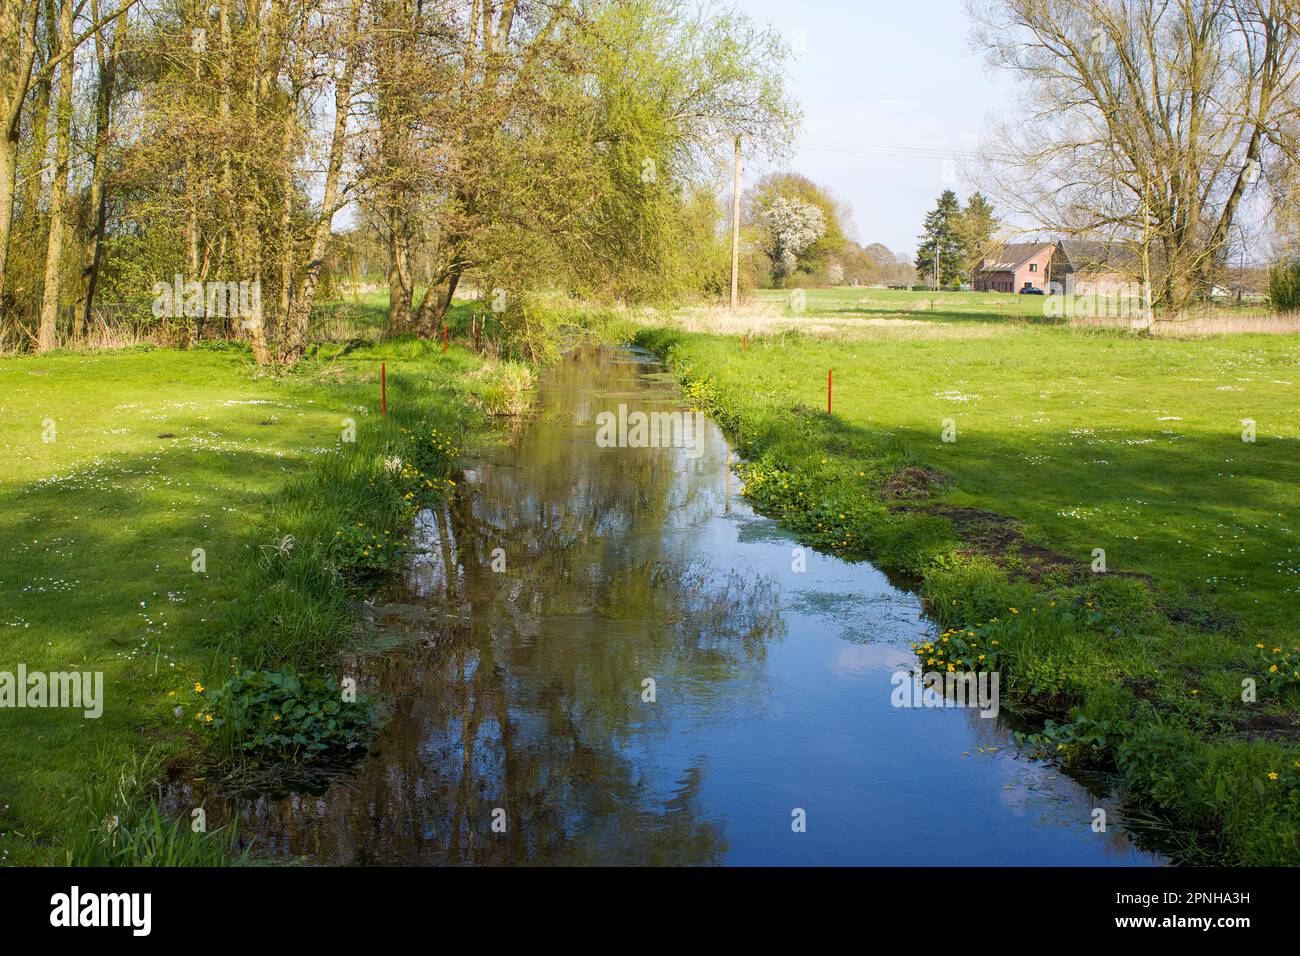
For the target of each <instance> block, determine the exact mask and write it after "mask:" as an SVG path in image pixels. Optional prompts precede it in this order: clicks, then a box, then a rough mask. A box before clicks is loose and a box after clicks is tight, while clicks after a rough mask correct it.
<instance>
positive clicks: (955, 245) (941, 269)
mask: <svg viewBox="0 0 1300 956" xmlns="http://www.w3.org/2000/svg"><path fill="white" fill-rule="evenodd" d="M922 230H923V231H922V233H921V236H920V239H921V244H920V246H919V247H918V248H917V251H916V272H917V276H918V278H919V279H920V280H921V281H922V282H934V278H935V274H936V273H935V262H936V260H937V261H938V279H939V286H940V287H943V286H946V285H950V284H952V283H953V282H956V281H959V280H960V278H961V276H962V272H963V269H964V267H965V264H966V259H967V246H966V238H965V233H964V231H963V225H962V211H961V203H960V202H959V201H958V199H957V194H956V193H955V192H953V191H952V190H951V189H945V190H944V191H943V193H942V194H941V195H940V196H939V201H938V203H936V205H935V207H934V209H932V210H931V211H930V212H928V213H927V214H926V216H925V222H924V224H923V226H922Z"/></svg>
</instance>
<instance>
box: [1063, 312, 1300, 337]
mask: <svg viewBox="0 0 1300 956" xmlns="http://www.w3.org/2000/svg"><path fill="white" fill-rule="evenodd" d="M1132 321H1133V320H1131V319H1127V318H1111V317H1102V318H1074V319H1071V320H1070V324H1071V325H1072V326H1076V327H1079V328H1100V329H1131V328H1133V325H1132ZM1146 331H1149V332H1150V333H1151V334H1152V335H1168V336H1182V335H1190V336H1198V335H1240V334H1245V333H1251V332H1259V333H1264V334H1270V335H1295V334H1297V333H1300V312H1274V313H1272V314H1260V315H1231V314H1224V313H1209V314H1202V315H1189V316H1186V317H1184V318H1179V319H1160V320H1159V321H1157V322H1155V323H1154V324H1153V325H1152V326H1151V328H1150V329H1148V330H1146Z"/></svg>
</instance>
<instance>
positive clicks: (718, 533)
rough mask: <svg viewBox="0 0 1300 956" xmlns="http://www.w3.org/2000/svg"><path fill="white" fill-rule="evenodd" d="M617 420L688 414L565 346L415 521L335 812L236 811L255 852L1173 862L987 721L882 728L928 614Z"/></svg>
mask: <svg viewBox="0 0 1300 956" xmlns="http://www.w3.org/2000/svg"><path fill="white" fill-rule="evenodd" d="M620 403H623V404H626V405H627V407H628V409H629V410H631V411H636V410H640V411H654V410H678V409H680V407H681V406H680V405H679V397H678V394H677V390H676V389H675V387H674V386H673V383H672V382H671V381H670V380H669V379H668V377H667V376H666V375H665V374H664V373H663V370H662V369H661V368H660V367H659V366H658V365H657V364H656V362H655V361H654V360H653V359H652V358H651V357H650V356H648V355H646V354H643V353H638V352H635V351H632V350H626V349H594V348H593V349H583V350H579V351H577V352H574V353H571V354H570V355H569V356H568V357H567V358H566V359H565V360H564V361H563V362H562V363H561V364H560V365H559V366H558V367H556V368H554V369H553V370H551V371H549V372H548V373H547V374H546V375H545V376H544V377H543V380H542V383H541V387H540V390H539V396H538V408H539V412H538V414H537V416H536V417H535V418H534V419H533V420H530V421H529V423H528V424H527V425H525V426H524V427H523V428H522V429H521V430H520V431H519V432H517V433H515V434H514V435H513V436H512V437H511V439H510V441H509V442H508V443H506V444H505V445H503V446H502V447H500V448H496V449H493V450H492V451H490V452H488V453H487V454H486V456H485V458H484V460H483V461H482V462H481V463H479V464H478V465H477V466H476V467H474V468H473V469H472V470H471V471H470V472H468V473H467V476H466V477H467V481H466V482H465V483H464V485H463V486H462V488H461V489H460V490H459V493H458V494H457V496H456V497H455V498H454V499H453V500H452V501H451V502H450V503H449V504H448V505H447V506H446V508H444V509H442V510H441V511H440V512H439V513H433V512H426V513H424V514H423V515H421V518H420V522H419V526H418V528H417V532H416V538H417V542H418V545H419V547H421V548H422V549H423V550H424V553H423V554H422V555H421V557H420V558H419V559H418V560H417V561H416V562H415V563H414V566H413V567H412V569H411V572H410V574H409V577H408V580H407V581H406V582H405V583H404V585H403V587H402V589H401V593H400V595H399V596H398V598H397V600H395V601H389V602H380V603H379V605H378V606H377V607H376V609H375V611H374V618H375V624H376V625H377V627H379V628H380V629H381V631H382V632H384V633H386V634H389V635H390V636H391V638H392V643H393V644H394V645H395V646H394V647H393V648H392V649H390V650H387V651H385V652H383V653H376V654H373V655H370V656H368V657H366V658H364V659H362V660H361V661H360V662H359V663H358V665H357V666H358V668H359V669H360V673H361V675H362V678H363V684H368V685H369V686H370V687H372V688H377V689H378V690H379V692H380V694H381V695H382V696H383V697H384V698H386V699H387V700H388V701H389V704H390V706H391V709H392V712H391V715H390V718H389V721H388V723H387V725H386V726H385V729H384V730H383V732H382V734H381V735H380V737H379V739H378V741H377V743H376V747H375V750H374V752H373V753H372V754H371V755H370V756H369V757H367V758H366V759H365V760H364V761H363V762H362V763H361V764H360V765H359V766H358V768H357V770H356V772H355V773H353V774H351V775H349V776H347V777H344V778H342V779H340V780H339V781H337V782H335V783H334V784H333V785H331V786H330V787H329V789H328V790H326V791H325V792H324V793H323V794H319V795H306V794H296V795H291V796H288V797H284V798H278V799H271V798H262V799H258V800H254V801H247V802H244V803H242V804H241V805H240V806H239V807H238V811H239V813H240V816H241V818H242V820H243V822H242V824H241V826H242V829H243V830H244V832H245V833H249V832H251V833H252V834H254V835H255V836H256V838H257V844H258V846H259V847H260V849H261V850H262V851H263V852H268V853H270V854H272V855H275V856H279V857H292V856H300V855H307V856H309V857H312V858H315V859H317V860H320V861H322V862H330V863H349V864H458V863H488V864H492V863H622V864H632V863H641V864H712V863H729V864H901V865H947V864H970V865H1000V864H1051V865H1054V864H1082V865H1150V864H1159V863H1162V862H1163V860H1162V859H1160V858H1159V857H1157V856H1154V855H1152V854H1149V853H1147V852H1144V851H1142V850H1139V849H1137V848H1136V847H1135V846H1134V845H1133V844H1132V843H1131V842H1130V841H1129V839H1128V838H1127V836H1126V835H1125V833H1124V830H1123V828H1122V826H1120V825H1119V820H1118V813H1117V812H1116V811H1115V809H1114V807H1115V806H1116V801H1114V800H1110V799H1105V798H1102V797H1099V796H1094V795H1091V794H1090V793H1089V792H1088V791H1086V790H1084V789H1083V788H1082V787H1081V786H1080V785H1079V784H1077V783H1075V782H1074V781H1073V780H1071V779H1069V778H1067V777H1064V776H1062V775H1060V774H1059V773H1058V772H1057V771H1055V770H1053V769H1052V768H1051V767H1048V766H1045V765H1043V764H1041V763H1037V762H1034V761H1030V760H1028V759H1026V758H1024V757H1022V756H1020V755H1019V754H1018V753H1017V752H1016V750H1015V747H1014V744H1013V743H1012V742H1011V739H1010V733H1009V731H1007V730H1006V729H1005V728H1004V727H1003V726H1002V725H1001V722H1000V721H998V720H996V719H988V718H982V717H980V716H979V714H978V711H977V710H975V709H961V708H952V707H949V708H898V707H895V706H893V705H892V703H891V694H892V692H893V690H894V685H893V683H891V675H893V674H894V673H895V672H897V671H900V670H908V669H910V668H911V667H912V666H913V665H914V658H913V656H912V654H911V652H910V649H909V645H910V643H911V642H912V641H915V640H919V639H921V638H923V637H926V636H929V635H932V634H933V632H934V628H933V625H932V624H931V623H930V622H929V621H927V620H926V619H925V617H924V616H923V615H922V612H921V608H920V605H919V603H918V601H917V599H916V598H915V597H914V596H913V595H912V594H909V593H907V592H905V591H901V590H898V589H896V588H895V587H893V586H892V585H891V584H890V583H889V582H888V581H887V580H886V578H885V576H884V575H883V574H882V573H880V572H879V571H878V570H876V569H875V568H873V567H872V566H871V565H869V564H865V563H864V564H849V563H846V562H843V561H841V560H839V559H837V558H833V557H827V556H824V555H820V554H817V553H816V552H813V551H811V550H809V551H807V552H806V570H803V571H802V572H800V571H796V570H794V566H795V565H796V564H797V558H798V555H797V553H796V551H795V549H796V548H797V547H798V546H797V544H796V543H795V542H794V541H793V540H792V539H791V538H790V537H789V536H788V535H787V534H786V533H785V532H784V531H782V530H781V529H780V528H779V527H778V526H777V524H776V523H775V522H773V521H771V520H769V519H766V518H763V517H760V516H757V515H755V514H754V513H753V512H752V511H751V510H750V509H749V508H748V507H746V505H745V504H744V502H743V501H742V500H741V498H740V487H739V484H738V482H737V480H736V479H735V478H734V476H732V475H731V474H730V470H729V468H728V460H729V451H728V447H727V444H726V442H725V440H724V438H723V436H722V434H721V433H720V432H719V431H718V429H717V428H716V427H715V426H714V425H713V424H712V423H709V422H705V424H704V428H703V429H702V432H701V434H700V435H699V436H698V443H697V444H696V445H695V446H694V447H693V448H690V447H688V448H681V447H677V448H626V447H601V446H600V445H598V443H597V441H596V434H597V414H598V413H600V412H602V411H612V412H617V409H618V406H619V404H620ZM495 549H500V551H497V550H495ZM502 560H504V565H505V568H504V570H503V571H502V570H494V569H493V565H494V563H495V564H496V566H497V567H498V568H500V567H501V563H502ZM647 680H652V681H653V682H654V683H653V700H652V701H649V700H646V699H645V698H646V697H647V696H650V694H649V690H648V687H649V686H650V685H647V684H646V683H645V682H646V681H647ZM1098 806H1101V807H1106V808H1108V817H1109V826H1108V828H1107V831H1106V832H1105V833H1095V832H1093V829H1092V826H1091V824H1092V821H1093V815H1092V810H1093V808H1094V807H1098ZM799 811H802V818H803V820H804V821H805V823H806V826H805V828H804V830H803V832H796V830H797V826H796V824H797V822H798V819H799ZM494 823H495V827H494ZM502 828H504V832H500V830H501V829H502Z"/></svg>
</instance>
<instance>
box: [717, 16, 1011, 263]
mask: <svg viewBox="0 0 1300 956" xmlns="http://www.w3.org/2000/svg"><path fill="white" fill-rule="evenodd" d="M735 4H736V6H737V7H738V8H739V9H741V10H743V11H745V12H746V13H748V14H749V15H750V16H751V17H753V18H754V19H755V20H757V21H759V22H764V23H770V24H771V25H772V26H773V27H774V28H775V29H777V30H778V31H779V32H780V33H782V34H783V35H784V36H785V37H786V39H787V41H788V42H790V43H791V44H792V45H793V46H794V47H795V48H796V50H797V51H800V52H797V53H796V57H795V62H794V63H793V64H792V66H791V69H790V90H791V92H792V93H793V94H794V96H795V97H796V98H797V99H798V100H799V102H800V103H801V104H802V106H803V110H804V124H803V130H802V132H801V133H800V135H799V138H798V141H797V143H796V144H795V150H794V155H793V157H792V158H791V160H790V161H789V162H788V163H786V164H785V165H786V166H787V167H788V168H791V169H794V170H796V171H798V172H801V173H803V174H804V175H806V176H808V177H809V178H811V179H812V180H813V181H814V182H817V183H819V184H821V185H823V186H827V187H829V188H830V189H831V191H832V192H834V193H835V194H836V195H837V196H839V197H840V198H842V199H845V200H847V201H848V202H849V203H850V205H852V207H853V220H854V221H853V226H854V229H853V232H854V233H855V238H856V239H857V240H858V241H859V242H862V243H870V242H883V243H884V244H885V245H887V246H889V247H890V248H891V249H893V250H894V251H895V252H899V253H903V254H905V255H907V256H911V255H913V254H914V253H915V250H916V237H917V235H918V234H919V233H920V231H921V219H922V217H923V216H924V215H925V213H926V212H928V211H929V210H930V209H931V208H932V207H933V206H934V202H935V200H936V198H937V197H938V195H939V193H940V192H942V191H943V190H944V189H946V188H951V189H954V190H956V192H957V194H958V195H959V196H960V197H961V198H962V200H963V201H965V199H966V197H967V196H968V195H969V194H970V192H971V191H972V189H973V187H972V186H971V185H970V184H969V183H968V182H967V181H966V179H965V177H964V175H963V165H964V164H963V160H962V154H963V153H964V152H970V151H972V150H974V149H975V148H976V147H977V146H978V145H979V142H980V131H981V129H982V128H983V127H984V126H985V125H986V121H987V119H988V118H989V117H990V116H994V115H1010V114H1011V113H1013V112H1014V104H1015V98H1016V91H1015V88H1014V86H1013V85H1012V83H1011V82H1010V80H1009V78H1008V77H1007V76H1005V75H1004V74H1000V73H996V72H994V71H992V70H991V69H990V68H989V67H988V66H986V64H985V63H984V60H983V57H982V56H981V55H980V54H979V53H978V52H976V51H974V50H972V49H971V48H970V44H969V42H968V39H967V38H968V35H969V32H970V22H969V20H968V18H967V17H966V14H965V12H964V10H963V8H962V4H961V0H905V2H902V3H895V2H890V3H886V2H882V0H859V2H851V0H838V2H827V0H799V2H791V0H735ZM764 171H765V169H763V168H757V167H753V166H751V167H749V168H747V169H746V180H747V181H752V180H753V179H754V178H756V177H757V176H758V175H760V174H761V173H762V172H764Z"/></svg>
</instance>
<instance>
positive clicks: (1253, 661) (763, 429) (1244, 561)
mask: <svg viewBox="0 0 1300 956" xmlns="http://www.w3.org/2000/svg"><path fill="white" fill-rule="evenodd" d="M868 291H869V293H870V295H872V296H880V295H881V294H882V293H881V292H880V291H878V290H868ZM862 294H863V290H848V291H847V292H846V291H842V290H832V291H829V292H820V291H812V292H809V293H808V299H807V305H808V309H807V314H808V315H809V316H810V317H813V318H815V317H817V316H821V315H828V314H836V313H839V314H849V315H851V314H852V313H853V312H854V310H855V309H859V310H860V309H862V308H866V307H864V306H862V305H861V304H860V303H858V304H857V305H855V304H854V301H851V298H852V297H853V296H856V297H857V298H858V299H861V297H862ZM769 295H770V293H769ZM893 295H894V296H907V295H909V293H893ZM910 295H913V296H917V295H920V294H919V293H911V294H910ZM943 298H944V299H946V300H950V301H949V302H947V303H946V305H945V307H944V309H943V310H941V311H940V312H939V313H938V314H936V315H935V316H934V317H933V319H928V320H927V321H925V322H922V323H920V324H916V323H914V322H911V321H908V322H899V323H898V325H897V327H896V328H889V327H888V326H889V322H888V321H886V322H885V323H884V327H882V326H881V324H880V323H878V322H877V323H875V324H873V325H870V326H867V325H865V324H864V327H863V328H861V329H857V330H852V329H848V330H846V329H843V328H840V327H837V328H836V331H835V332H834V333H833V334H831V335H820V336H817V337H813V336H808V335H801V334H799V333H797V332H794V333H790V332H781V333H779V334H771V335H762V334H760V335H758V336H756V337H752V338H750V339H749V340H748V341H747V344H746V345H745V346H744V348H743V350H742V343H741V341H740V340H739V337H738V336H735V335H725V336H721V335H711V334H708V333H701V332H683V331H681V330H676V329H672V328H669V329H648V330H645V331H643V332H642V333H641V336H640V339H641V341H642V343H643V344H646V345H648V346H650V347H652V348H654V349H656V350H657V351H659V352H660V353H661V354H664V355H665V356H666V357H667V358H668V359H669V361H670V363H671V365H672V366H673V368H674V369H675V370H676V372H677V373H678V375H679V376H680V377H681V378H682V380H683V381H684V382H685V383H686V384H687V387H688V393H689V394H690V395H691V396H692V397H693V398H694V399H695V400H696V401H697V402H698V403H699V404H700V405H702V406H703V407H705V408H706V409H707V410H709V411H711V412H712V413H713V414H714V415H715V416H716V417H717V418H718V419H719V420H720V421H721V422H722V423H723V424H724V426H725V427H727V428H728V429H729V430H730V431H731V433H732V436H733V438H734V439H735V440H736V441H737V442H738V444H739V450H740V452H741V454H742V455H743V456H744V457H745V458H746V459H747V465H746V467H745V477H746V484H747V493H748V494H749V495H750V497H751V498H752V499H753V500H755V501H756V503H758V504H759V505H760V507H762V508H764V509H765V510H768V511H770V512H772V513H775V514H778V515H780V516H781V517H782V518H783V519H784V520H785V521H786V522H787V523H788V524H789V525H790V526H791V527H793V528H794V529H795V530H797V531H798V532H799V533H800V534H801V535H802V536H803V537H805V538H806V539H807V540H809V541H812V542H814V543H816V544H818V545H820V546H822V547H824V548H827V549H830V550H834V551H837V552H839V553H842V554H845V555H846V556H849V557H871V558H873V559H875V560H876V561H878V562H879V563H881V564H883V565H885V566H887V567H890V568H893V569H896V570H899V571H903V572H906V573H908V574H911V575H914V576H915V577H916V579H917V580H918V581H919V582H920V585H919V586H920V587H921V590H922V593H923V594H924V595H925V596H926V598H927V600H928V603H929V606H930V609H931V611H932V613H933V615H934V616H935V617H936V619H937V620H938V621H939V623H940V624H941V626H942V627H943V628H944V630H945V636H949V637H950V642H951V641H960V642H961V643H962V651H961V654H962V657H961V659H960V660H964V661H965V662H966V663H967V664H970V663H971V662H972V661H974V660H975V659H976V658H978V653H977V652H976V650H975V649H973V648H971V647H969V646H968V645H969V644H973V643H980V645H981V646H980V648H979V649H978V651H979V653H985V654H986V656H987V658H988V659H987V660H984V659H980V660H982V661H983V662H982V663H980V664H978V665H976V669H978V668H980V667H988V666H989V665H990V664H992V663H993V662H994V661H996V664H997V667H998V668H999V669H1001V670H1002V671H1004V672H1005V673H1004V674H1003V681H1004V684H1003V686H1004V688H1007V694H1008V696H1010V697H1011V698H1012V700H1011V701H1010V704H1011V706H1012V707H1013V708H1016V709H1019V710H1020V712H1021V713H1022V715H1025V716H1028V717H1032V718H1033V719H1034V720H1036V721H1041V720H1042V719H1044V718H1047V717H1050V718H1051V719H1053V720H1054V721H1055V723H1054V724H1053V725H1052V726H1051V727H1050V728H1049V736H1050V737H1051V740H1050V743H1051V747H1050V748H1049V749H1051V750H1053V751H1057V748H1058V747H1059V748H1060V750H1059V752H1058V753H1059V755H1060V756H1063V757H1064V758H1065V759H1066V760H1067V762H1073V763H1075V764H1076V765H1080V766H1082V765H1084V764H1091V765H1095V766H1100V767H1103V768H1104V769H1109V770H1112V771H1115V772H1118V773H1120V774H1121V776H1123V777H1124V782H1125V783H1126V784H1127V785H1128V786H1129V788H1130V791H1131V792H1132V793H1133V794H1134V796H1135V798H1136V799H1141V800H1143V801H1145V802H1147V803H1149V804H1151V805H1153V806H1155V807H1157V808H1158V809H1160V810H1162V811H1163V812H1166V813H1168V814H1169V815H1171V816H1173V817H1175V818H1176V819H1177V820H1178V821H1179V823H1180V826H1181V827H1182V834H1181V838H1182V840H1183V842H1184V845H1185V847H1186V850H1187V853H1188V855H1189V857H1196V858H1202V859H1205V858H1214V859H1219V860H1230V861H1234V862H1246V863H1295V862H1297V860H1300V747H1297V742H1298V740H1300V728H1298V727H1296V726H1294V721H1295V715H1296V713H1297V709H1300V708H1298V705H1300V676H1296V677H1293V676H1291V675H1292V674H1294V673H1296V672H1297V669H1300V650H1297V643H1298V641H1297V634H1296V624H1295V622H1296V620H1297V616H1298V614H1300V540H1297V531H1300V529H1298V528H1297V521H1298V520H1300V509H1297V501H1298V500H1300V496H1298V495H1297V492H1296V489H1297V487H1298V486H1300V337H1297V336H1278V335H1273V336H1264V335H1242V336H1231V337H1224V336H1216V337H1207V338H1198V339H1168V338H1152V337H1148V336H1141V335H1135V334H1127V333H1118V332H1100V331H1085V330H1077V329H1071V328H1069V327H1068V326H1054V325H1050V324H1043V323H1038V322H1032V321H1024V320H1023V319H1019V320H1017V319H1006V318H1002V319H1000V318H999V316H998V315H997V314H996V312H990V311H988V308H987V305H985V306H984V309H985V311H983V312H980V311H978V310H979V308H980V306H981V303H987V302H989V301H992V300H993V299H996V298H998V297H990V296H987V295H984V294H978V293H967V294H960V293H946V294H944V296H943ZM1006 298H1010V297H1006ZM1040 301H1041V300H1040ZM893 315H894V317H896V318H898V319H905V320H914V319H916V318H918V315H919V314H918V313H916V312H911V311H908V312H901V313H900V312H895V313H893ZM867 317H869V318H873V319H881V318H884V319H889V314H888V313H887V312H885V311H882V312H879V313H875V312H873V313H871V315H870V316H867ZM695 327H697V328H698V326H695ZM829 369H834V394H833V412H834V414H833V415H831V416H828V415H827V414H826V388H827V371H828V370H829ZM1247 420H1249V421H1253V422H1254V423H1255V424H1254V428H1255V436H1254V441H1253V442H1246V441H1243V432H1244V429H1245V426H1244V425H1243V422H1244V421H1247ZM945 431H947V433H948V437H950V438H952V437H955V440H953V441H945V440H944V435H945ZM1006 519H1010V520H1009V521H1008V520H1006ZM1098 549H1101V550H1104V552H1105V562H1106V573H1094V572H1093V566H1094V562H1095V561H1096V560H1097V557H1098ZM1012 608H1015V609H1016V610H1015V611H1014V612H1013V611H1012V610H1011V609H1012ZM994 619H996V620H994ZM977 626H978V629H977ZM977 634H978V635H980V636H979V637H977V636H976V635H977ZM995 639H996V640H998V642H999V643H998V645H997V652H996V653H991V647H990V644H989V641H991V640H995ZM944 643H949V642H944ZM1257 645H1263V646H1262V647H1258V646H1257ZM952 646H956V645H955V644H953V645H952ZM920 650H921V652H922V655H921V656H922V657H923V658H925V659H926V660H927V661H931V660H934V659H935V657H936V655H935V653H933V652H927V651H926V649H925V648H920ZM939 659H940V662H942V661H943V659H942V657H940V658H939ZM950 659H952V660H958V659H959V658H958V655H957V654H953V656H952V657H951V658H950ZM959 662H960V661H959ZM1275 663H1276V664H1279V665H1280V666H1279V669H1278V671H1277V672H1271V671H1270V670H1269V668H1270V667H1271V666H1272V665H1273V664H1275ZM1245 679H1251V680H1254V681H1255V682H1256V684H1257V686H1258V698H1257V700H1256V701H1255V702H1253V703H1247V702H1244V701H1243V700H1242V694H1243V684H1242V682H1243V680H1245ZM1051 735H1054V736H1051ZM1039 742H1040V743H1041V742H1043V741H1042V739H1040V741H1039ZM1153 755H1154V756H1153ZM1270 774H1277V777H1276V779H1275V778H1273V777H1271V776H1270Z"/></svg>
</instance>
